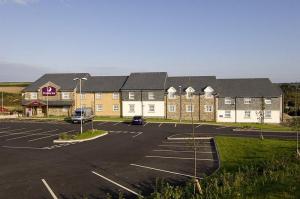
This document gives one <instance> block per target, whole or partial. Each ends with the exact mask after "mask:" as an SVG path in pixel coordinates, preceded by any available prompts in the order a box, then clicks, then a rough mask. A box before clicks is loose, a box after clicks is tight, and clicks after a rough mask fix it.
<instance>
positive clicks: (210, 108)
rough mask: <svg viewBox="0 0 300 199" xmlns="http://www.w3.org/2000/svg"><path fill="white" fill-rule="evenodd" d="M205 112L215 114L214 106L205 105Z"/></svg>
mask: <svg viewBox="0 0 300 199" xmlns="http://www.w3.org/2000/svg"><path fill="white" fill-rule="evenodd" d="M204 112H213V106H212V105H204Z"/></svg>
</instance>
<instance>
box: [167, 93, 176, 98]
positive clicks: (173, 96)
mask: <svg viewBox="0 0 300 199" xmlns="http://www.w3.org/2000/svg"><path fill="white" fill-rule="evenodd" d="M168 98H169V99H176V95H175V92H169V93H168Z"/></svg>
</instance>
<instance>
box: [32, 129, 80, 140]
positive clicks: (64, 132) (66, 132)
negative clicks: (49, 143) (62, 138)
mask: <svg viewBox="0 0 300 199" xmlns="http://www.w3.org/2000/svg"><path fill="white" fill-rule="evenodd" d="M73 131H75V130H71V131H66V132H63V133H70V132H73ZM57 135H59V133H58V134H53V135H48V136H45V137H40V138H36V139H32V140H28V142H34V141H37V140H42V139H46V138H50V137H54V136H57Z"/></svg>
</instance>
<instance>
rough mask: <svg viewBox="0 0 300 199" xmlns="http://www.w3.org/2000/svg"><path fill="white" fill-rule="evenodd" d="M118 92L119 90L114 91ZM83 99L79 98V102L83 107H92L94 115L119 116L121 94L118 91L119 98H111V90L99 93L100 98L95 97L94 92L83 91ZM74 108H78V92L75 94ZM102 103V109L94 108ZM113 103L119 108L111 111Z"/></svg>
mask: <svg viewBox="0 0 300 199" xmlns="http://www.w3.org/2000/svg"><path fill="white" fill-rule="evenodd" d="M116 93H119V92H116ZM84 95H85V97H84V99H82V100H81V103H82V105H83V106H85V107H90V108H92V109H93V112H94V114H95V115H96V116H113V117H120V116H121V96H120V95H121V94H120V93H119V99H113V93H112V92H109V93H108V92H105V93H104V92H103V93H101V98H100V99H96V96H95V95H96V94H95V93H85V94H84ZM75 104H76V108H80V94H79V93H77V94H76V99H75ZM97 104H102V107H103V109H102V111H97V110H96V105H97ZM113 105H118V106H119V110H118V111H113Z"/></svg>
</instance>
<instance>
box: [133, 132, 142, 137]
mask: <svg viewBox="0 0 300 199" xmlns="http://www.w3.org/2000/svg"><path fill="white" fill-rule="evenodd" d="M142 133H143V132H137V134H136V135H134V136H132V137H133V138H135V137H137V136H139V135H141V134H142Z"/></svg>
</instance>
